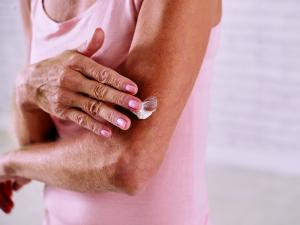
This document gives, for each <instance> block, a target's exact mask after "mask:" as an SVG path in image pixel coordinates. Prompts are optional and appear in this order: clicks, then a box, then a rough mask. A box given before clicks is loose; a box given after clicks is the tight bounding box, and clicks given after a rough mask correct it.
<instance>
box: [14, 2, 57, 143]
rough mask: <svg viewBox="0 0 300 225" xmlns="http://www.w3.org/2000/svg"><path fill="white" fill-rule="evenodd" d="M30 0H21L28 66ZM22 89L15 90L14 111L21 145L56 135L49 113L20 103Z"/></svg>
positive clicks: (42, 140)
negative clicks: (29, 108) (25, 107)
mask: <svg viewBox="0 0 300 225" xmlns="http://www.w3.org/2000/svg"><path fill="white" fill-rule="evenodd" d="M30 2H31V1H30V0H21V1H20V7H21V15H22V22H23V27H24V37H25V46H26V52H27V54H26V55H27V57H26V66H27V65H29V62H30V48H31V19H30ZM22 94H23V93H21V90H15V98H14V102H13V105H14V112H15V116H14V117H15V128H16V129H15V130H16V136H17V140H18V142H19V144H20V145H21V146H24V145H28V144H33V143H40V142H44V141H46V140H47V139H49V138H50V136H53V135H54V132H55V129H54V124H53V122H52V120H51V118H50V116H49V114H47V113H45V112H43V111H42V110H41V109H35V110H31V111H26V110H24V109H23V106H22V105H20V104H18V102H17V100H18V99H20V96H22Z"/></svg>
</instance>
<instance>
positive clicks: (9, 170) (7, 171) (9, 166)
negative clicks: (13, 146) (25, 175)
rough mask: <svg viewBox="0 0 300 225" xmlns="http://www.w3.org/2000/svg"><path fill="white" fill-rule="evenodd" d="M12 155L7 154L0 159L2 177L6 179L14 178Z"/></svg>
mask: <svg viewBox="0 0 300 225" xmlns="http://www.w3.org/2000/svg"><path fill="white" fill-rule="evenodd" d="M12 153H13V152H8V153H6V154H4V155H3V156H2V157H1V158H2V159H1V161H2V165H3V166H2V168H3V172H4V175H5V176H8V177H13V176H16V169H15V168H14V166H13V160H12V159H13V158H12Z"/></svg>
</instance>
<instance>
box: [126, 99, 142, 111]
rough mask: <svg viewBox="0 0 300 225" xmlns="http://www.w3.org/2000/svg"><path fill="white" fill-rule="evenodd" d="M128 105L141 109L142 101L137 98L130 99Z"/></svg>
mask: <svg viewBox="0 0 300 225" xmlns="http://www.w3.org/2000/svg"><path fill="white" fill-rule="evenodd" d="M128 105H129V107H130V108H133V109H139V108H140V103H139V102H138V101H136V100H130V101H129V103H128Z"/></svg>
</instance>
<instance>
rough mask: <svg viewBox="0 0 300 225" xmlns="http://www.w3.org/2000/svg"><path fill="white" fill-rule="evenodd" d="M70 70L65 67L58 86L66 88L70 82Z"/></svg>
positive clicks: (61, 72)
mask: <svg viewBox="0 0 300 225" xmlns="http://www.w3.org/2000/svg"><path fill="white" fill-rule="evenodd" d="M67 79H68V69H67V68H65V67H63V68H62V69H61V71H60V76H59V78H58V85H59V86H64V85H65V84H66V83H67V82H68V81H67Z"/></svg>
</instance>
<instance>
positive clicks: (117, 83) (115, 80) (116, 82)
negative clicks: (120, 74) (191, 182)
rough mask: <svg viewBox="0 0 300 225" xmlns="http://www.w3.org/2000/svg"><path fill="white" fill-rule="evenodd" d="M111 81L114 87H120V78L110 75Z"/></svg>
mask: <svg viewBox="0 0 300 225" xmlns="http://www.w3.org/2000/svg"><path fill="white" fill-rule="evenodd" d="M111 83H112V84H113V85H114V87H117V88H120V87H121V86H122V80H121V79H119V78H117V77H114V76H112V77H111Z"/></svg>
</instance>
